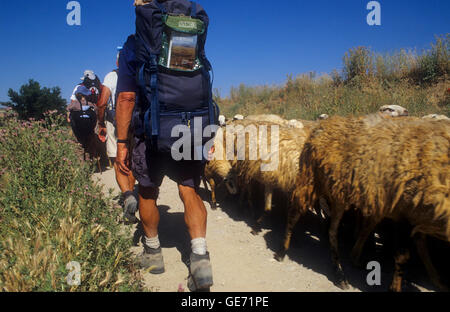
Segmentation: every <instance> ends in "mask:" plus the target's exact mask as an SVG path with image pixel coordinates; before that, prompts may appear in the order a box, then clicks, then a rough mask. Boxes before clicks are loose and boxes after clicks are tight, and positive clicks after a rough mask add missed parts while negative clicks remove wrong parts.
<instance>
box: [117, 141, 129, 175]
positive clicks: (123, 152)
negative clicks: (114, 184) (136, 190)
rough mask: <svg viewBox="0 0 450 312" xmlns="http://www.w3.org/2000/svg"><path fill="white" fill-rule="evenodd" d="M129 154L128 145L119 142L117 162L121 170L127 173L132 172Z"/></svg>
mask: <svg viewBox="0 0 450 312" xmlns="http://www.w3.org/2000/svg"><path fill="white" fill-rule="evenodd" d="M128 154H129V152H128V146H127V145H126V144H124V143H118V144H117V157H116V164H117V167H118V168H119V170H120V171H121V172H122V173H124V174H126V175H129V174H130V161H129V158H128Z"/></svg>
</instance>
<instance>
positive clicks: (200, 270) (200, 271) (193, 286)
mask: <svg viewBox="0 0 450 312" xmlns="http://www.w3.org/2000/svg"><path fill="white" fill-rule="evenodd" d="M189 271H190V276H189V280H188V287H189V289H190V290H191V291H208V290H209V288H210V287H211V286H212V285H213V277H212V267H211V262H210V260H209V253H208V252H207V253H206V255H203V256H201V255H197V254H195V253H191V257H190V263H189Z"/></svg>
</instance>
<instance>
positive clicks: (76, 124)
mask: <svg viewBox="0 0 450 312" xmlns="http://www.w3.org/2000/svg"><path fill="white" fill-rule="evenodd" d="M81 80H82V82H81V83H80V84H78V85H76V86H75V89H74V91H73V93H72V96H71V98H70V100H71V103H70V104H69V106H68V108H67V111H68V113H67V119H68V122H69V123H70V124H71V126H72V130H73V132H74V134H75V136H76V138H77V140H78V142H80V143H81V144H82V145H83V148H84V149H85V151H87V152H88V153H89V156H90V158H91V159H93V158H94V157H98V156H100V157H101V158H102V159H103V158H104V154H105V153H104V150H105V148H104V146H102V144H101V142H99V141H98V139H97V136H96V135H95V129H96V126H97V114H96V111H97V103H98V101H99V99H100V97H101V94H102V91H103V85H102V84H101V82H100V79H99V78H98V77H97V75H96V74H95V73H94V71H92V70H85V71H84V74H83V77H81ZM79 90H83V94H81V93H80V92H79ZM84 93H85V94H84ZM80 96H81V97H80ZM80 100H81V101H85V102H86V103H87V106H86V109H80V107H81V106H84V104H82V103H81V102H80ZM80 105H81V106H80ZM87 108H89V109H87ZM77 111H78V112H77ZM80 111H81V112H82V113H79V112H80ZM98 164H99V170H101V168H100V167H101V166H100V162H99V163H98Z"/></svg>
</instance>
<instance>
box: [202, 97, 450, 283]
mask: <svg viewBox="0 0 450 312" xmlns="http://www.w3.org/2000/svg"><path fill="white" fill-rule="evenodd" d="M220 123H221V126H222V127H221V129H220V130H219V131H221V132H222V133H220V134H221V135H217V137H216V140H215V144H214V148H215V156H216V158H215V159H213V160H212V161H210V162H209V163H208V165H207V166H206V169H205V179H204V183H205V186H206V182H208V183H209V184H210V186H211V194H212V195H211V206H212V207H213V209H215V208H216V207H217V202H216V193H215V190H216V187H217V185H218V184H222V183H224V184H225V185H226V187H227V190H228V192H229V193H231V194H233V195H235V194H237V193H238V191H239V193H240V196H241V201H243V200H244V198H245V197H247V199H248V205H249V207H252V206H253V203H254V202H255V198H257V197H258V196H259V197H261V195H260V194H252V189H254V188H253V187H252V186H253V185H255V184H257V185H259V186H261V187H263V189H264V203H265V204H264V211H265V212H264V215H263V216H262V217H261V218H260V219H258V220H257V222H256V224H257V225H256V226H255V227H254V230H253V234H257V233H258V232H259V231H260V224H261V222H262V220H263V218H264V217H265V216H267V215H268V214H269V212H270V211H271V209H272V197H273V193H274V191H277V192H281V193H282V194H284V195H285V196H286V197H287V198H288V207H287V211H288V212H287V220H288V221H287V228H286V234H285V239H284V243H283V245H282V247H281V248H280V251H279V252H277V253H276V255H275V257H276V259H277V260H279V261H282V260H283V258H284V257H285V254H286V252H287V250H288V249H289V245H290V240H291V236H292V231H293V228H294V226H295V225H296V224H297V223H298V221H299V219H300V217H301V216H302V215H304V214H305V213H306V212H308V211H311V212H314V213H315V214H316V215H318V216H322V219H325V221H327V222H328V223H327V224H329V228H328V235H329V242H330V248H331V255H332V257H331V258H332V264H333V266H334V269H335V273H336V275H335V281H336V282H335V283H336V285H337V286H339V287H341V288H343V289H345V288H347V287H348V282H347V280H346V278H345V274H344V272H343V269H342V266H341V263H340V260H339V256H338V239H337V237H338V229H339V225H340V223H341V220H342V217H343V215H344V213H345V212H347V211H352V212H353V213H354V215H355V216H356V217H355V220H356V222H355V231H356V233H357V235H356V243H355V245H354V248H353V250H352V260H353V262H354V263H355V264H357V263H358V262H359V260H360V257H361V253H362V249H363V247H364V244H365V242H366V240H367V239H368V237H369V236H370V235H371V234H373V232H374V231H375V230H376V226H377V225H378V224H379V223H380V222H381V221H383V220H385V219H389V220H393V221H394V222H400V221H402V222H404V221H406V222H407V223H408V224H409V225H410V226H411V228H412V232H411V233H410V235H411V236H413V237H414V239H415V243H416V246H417V251H418V254H419V256H420V258H421V260H422V261H423V263H424V265H425V268H426V270H427V272H428V274H429V276H430V278H431V280H432V282H433V283H434V284H435V285H436V286H437V287H438V288H439V289H441V290H447V288H446V286H445V285H443V283H442V282H441V280H440V278H439V274H438V272H437V271H436V269H435V268H434V266H433V264H432V262H431V259H430V256H429V253H428V251H427V246H426V237H427V236H432V237H435V238H438V239H440V240H443V241H446V242H450V119H449V118H447V117H446V116H442V115H429V116H425V117H423V118H415V117H408V111H407V110H406V109H404V108H402V107H400V106H396V105H389V106H383V107H382V108H381V109H380V111H379V112H378V113H376V114H373V115H368V116H363V117H347V118H344V117H331V118H330V117H329V116H327V115H321V116H320V118H319V120H317V121H304V120H290V121H288V120H284V119H283V118H281V117H279V116H276V115H255V116H248V117H246V118H244V117H243V116H241V115H237V116H235V117H234V118H233V120H230V121H226V120H225V117H224V116H221V117H220ZM230 125H232V126H234V127H232V129H233V131H229V129H230V128H229V127H228V126H230ZM250 125H251V126H254V127H256V128H257V129H259V128H261V127H262V126H264V127H265V128H267V129H268V131H269V133H268V135H267V137H270V131H271V129H272V128H271V127H270V126H272V125H277V126H278V127H277V128H278V129H279V130H278V131H279V133H278V134H279V142H278V144H277V147H276V150H271V151H269V152H268V153H269V154H273V153H276V154H277V157H278V166H277V167H276V168H275V170H270V171H263V170H261V165H262V164H264V162H267V157H262V156H261V155H260V154H259V155H260V156H259V157H257V158H256V159H251V158H250V159H249V158H248V157H245V159H241V158H239V157H237V155H238V154H239V152H242V151H240V149H243V150H244V151H243V152H244V153H246V154H245V155H247V156H248V153H249V149H251V146H249V141H251V140H245V144H244V145H243V146H239V144H237V146H236V145H233V151H232V152H233V155H232V156H233V157H228V158H227V157H225V156H230V155H225V154H226V153H227V148H226V145H227V144H228V145H229V144H230V142H232V143H236V140H237V137H238V136H239V135H244V137H245V135H246V134H245V133H243V134H242V133H239V132H240V131H245V129H246V127H247V126H250ZM238 126H242V127H238ZM268 126H269V127H268ZM256 136H257V137H254V138H253V139H256V142H260V140H261V139H262V138H261V137H259V136H261V132H257V133H256ZM228 153H229V151H228ZM217 156H221V157H217ZM408 259H409V250H405V249H400V248H399V249H398V252H397V254H396V255H395V257H394V260H395V272H394V277H393V281H392V284H391V290H392V291H401V288H402V286H401V285H402V275H403V272H402V270H403V266H404V265H405V264H406V262H407V260H408Z"/></svg>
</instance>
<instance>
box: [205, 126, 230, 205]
mask: <svg viewBox="0 0 450 312" xmlns="http://www.w3.org/2000/svg"><path fill="white" fill-rule="evenodd" d="M225 139H226V128H225V127H221V128H219V130H218V132H217V134H216V137H215V138H214V154H215V155H214V158H213V159H212V160H211V161H209V162H208V163H207V164H206V166H205V172H204V175H203V184H204V186H205V189H208V186H207V182H208V183H209V186H210V187H211V203H210V204H211V209H213V210H215V209H217V200H216V188H217V186H218V185H217V181H219V185H220V184H221V183H225V186H226V187H227V189H228V192H229V193H230V194H232V195H235V194H237V189H236V186H235V185H234V181H229V178H228V175H229V173H230V170H231V162H230V161H229V160H227V159H226V154H225V152H226V141H225ZM219 153H220V156H221V157H217V156H218V154H219Z"/></svg>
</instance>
